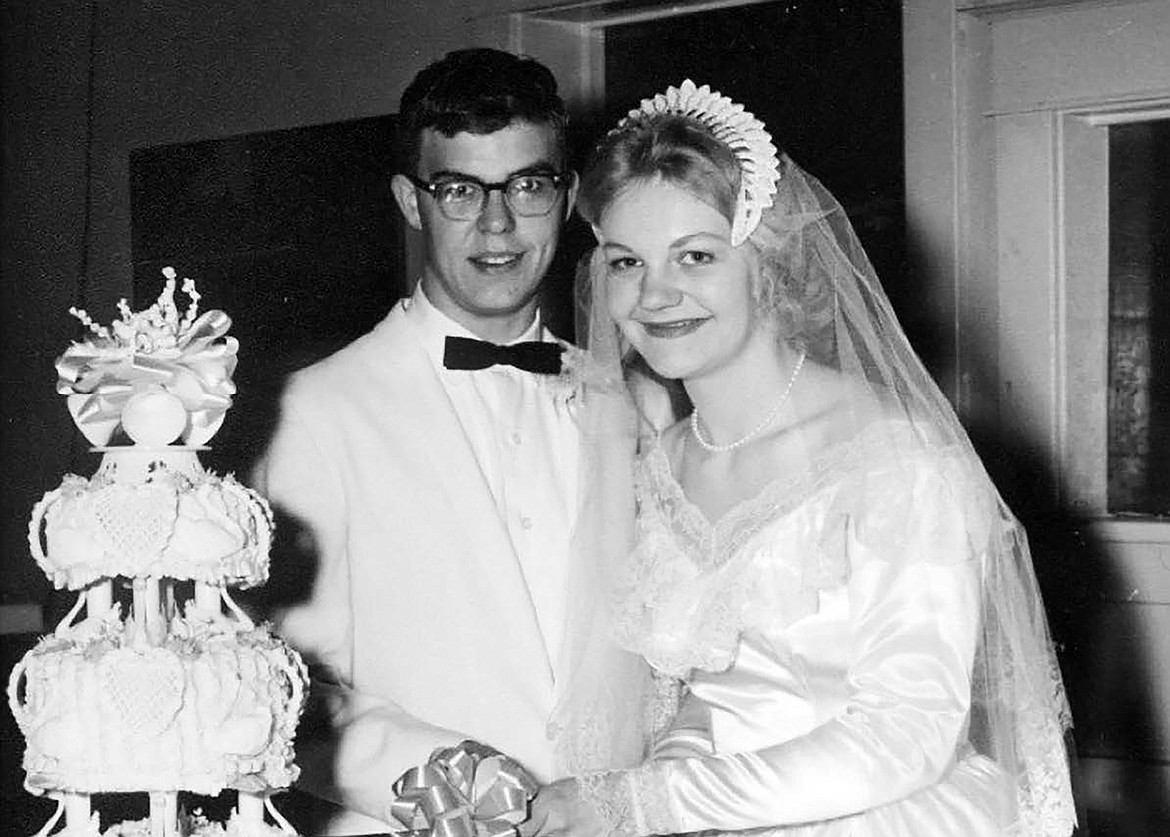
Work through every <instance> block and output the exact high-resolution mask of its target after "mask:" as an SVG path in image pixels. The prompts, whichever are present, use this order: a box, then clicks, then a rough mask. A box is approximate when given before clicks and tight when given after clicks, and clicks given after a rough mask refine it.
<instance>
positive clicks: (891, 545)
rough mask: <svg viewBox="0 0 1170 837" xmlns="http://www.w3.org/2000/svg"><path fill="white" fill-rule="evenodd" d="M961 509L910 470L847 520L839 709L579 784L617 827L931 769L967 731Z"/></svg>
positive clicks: (832, 810) (814, 815)
mask: <svg viewBox="0 0 1170 837" xmlns="http://www.w3.org/2000/svg"><path fill="white" fill-rule="evenodd" d="M870 496H871V497H872V496H873V495H872V494H871V495H870ZM874 515H879V516H880V517H881V519H880V520H875V519H874ZM889 515H897V516H899V518H900V519H897V520H892V519H890V517H889ZM968 518H969V516H968V514H966V512H965V510H964V508H963V505H962V503H960V502H956V501H955V498H954V494H953V492H952V491H951V490H950V487H949V486H947V485H945V484H942V483H939V482H938V481H937V480H934V479H919V480H917V481H916V482H915V485H914V486H913V490H911V491H909V492H907V491H906V490H905V489H904V490H903V491H900V492H896V493H895V494H893V495H887V496H886V498H884V499H883V500H881V501H879V502H878V503H877V504H876V508H873V509H870V510H869V511H868V512H866V513H863V514H862V515H861V517H860V518H855V519H853V520H851V521H850V523H849V524H848V526H847V531H846V537H845V539H844V548H845V549H846V551H847V558H848V561H849V566H850V577H849V580H848V582H847V584H846V591H847V596H848V601H849V608H850V611H849V613H850V615H849V620H850V630H849V637H850V641H851V643H852V645H853V653H852V656H851V660H850V663H849V666H848V672H847V682H846V686H847V692H848V698H847V701H846V705H845V707H844V709H843V711H841V712H839V713H838V714H837V715H836V716H835V717H833V718H831V719H830V720H828V721H826V722H825V723H823V724H821V725H820V726H818V727H816V728H814V729H813V730H811V731H810V732H808V733H807V734H805V735H803V736H800V737H797V738H794V739H791V740H787V741H784V742H782V743H778V744H775V745H772V746H768V747H764V748H762V749H758V750H754V751H750V752H738V753H729V754H717V755H691V756H687V757H684V758H675V759H663V760H658V761H650V762H647V763H645V764H644V765H642V766H641V767H638V768H635V769H633V770H627V771H614V772H610V773H606V774H595V775H593V776H589V777H584V779H583V782H584V787H585V790H584V792H585V795H586V796H587V798H591V799H594V800H598V804H597V805H596V807H597V808H598V812H599V813H600V814H601V815H602V816H603V817H604V818H606V819H607V820H608V821H609V824H610V826H611V828H612V830H613V832H614V833H616V834H622V835H635V834H667V833H678V832H691V831H700V830H705V829H719V830H740V829H747V828H756V827H764V826H779V825H787V824H794V823H803V822H812V821H820V820H826V819H832V818H836V817H841V816H846V815H849V814H854V813H857V812H860V811H864V810H867V809H870V808H874V807H877V806H879V805H883V804H886V803H889V802H893V801H895V800H899V799H902V798H904V797H906V796H908V795H910V794H912V793H914V792H915V791H916V790H919V789H921V788H924V787H927V786H929V785H931V784H933V783H934V782H936V781H937V780H938V779H939V778H940V777H941V776H942V775H943V774H944V772H945V771H946V770H947V769H948V767H949V766H950V765H951V763H952V761H953V759H954V755H955V752H956V749H957V746H958V744H959V742H960V740H961V739H962V738H963V737H964V735H965V732H966V727H967V714H968V708H969V705H970V672H971V670H972V663H973V657H974V649H975V645H976V639H977V634H978V630H979V606H980V568H979V562H978V560H977V559H978V555H977V552H976V551H975V548H974V547H973V544H972V537H971V531H970V523H971V521H970V520H969V519H968Z"/></svg>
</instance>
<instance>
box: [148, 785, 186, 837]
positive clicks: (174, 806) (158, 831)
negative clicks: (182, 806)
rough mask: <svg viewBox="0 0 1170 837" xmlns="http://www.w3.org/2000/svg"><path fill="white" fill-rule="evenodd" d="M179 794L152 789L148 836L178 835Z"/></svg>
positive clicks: (174, 836)
mask: <svg viewBox="0 0 1170 837" xmlns="http://www.w3.org/2000/svg"><path fill="white" fill-rule="evenodd" d="M178 802H179V794H178V792H177V791H152V792H151V794H150V837H179V804H178Z"/></svg>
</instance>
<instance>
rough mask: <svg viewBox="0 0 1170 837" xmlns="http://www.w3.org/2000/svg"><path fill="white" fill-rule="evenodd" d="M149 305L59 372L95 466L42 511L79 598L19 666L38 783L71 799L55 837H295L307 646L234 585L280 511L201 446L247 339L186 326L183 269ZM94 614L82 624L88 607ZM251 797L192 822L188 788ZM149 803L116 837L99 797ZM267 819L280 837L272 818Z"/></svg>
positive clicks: (211, 315)
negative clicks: (97, 456)
mask: <svg viewBox="0 0 1170 837" xmlns="http://www.w3.org/2000/svg"><path fill="white" fill-rule="evenodd" d="M163 273H164V276H165V277H166V280H167V281H166V285H165V287H164V290H163V293H162V295H161V296H160V297H159V299H158V301H157V302H156V303H155V304H154V305H153V306H151V307H150V308H149V309H148V310H146V311H142V312H138V313H134V312H132V311H131V310H130V308H129V306H127V305H126V303H125V301H123V302H122V303H120V306H119V307H120V313H121V319H120V321H118V322H115V323H113V324H112V325H111V326H110V327H109V328H106V327H104V326H99V325H97V324H96V323H94V322H93V321H92V320H91V319H90V318H89V316H88V315H87V314H86V313H85V312H84V311H76V310H73V311H71V313H72V314H74V315H75V316H77V317H78V319H80V320H81V321H82V323H84V324H85V325H86V326H87V327H88V328H89V330H90V331H91V332H92V336H91V337H90V338H89V339H87V340H86V341H85V342H82V343H75V344H73V345H72V346H70V347H69V349H68V350H67V351H66V352H65V354H64V355H62V356H61V357H60V358H59V359H58V361H57V371H58V373H59V380H58V387H57V388H58V391H59V392H60V393H62V394H63V395H65V396H66V398H67V403H68V405H69V410H70V412H71V413H72V415H73V418H74V421H75V422H76V423H77V426H78V428H79V429H80V430H81V432H82V433H83V434H85V436H86V438H88V439H89V441H90V442H92V443H93V444H94V446H95V447H94V450H95V451H99V452H101V453H102V460H101V465H100V466H99V468H98V470H97V473H96V474H95V475H94V476H93V477H92V478H90V479H85V478H84V477H79V476H74V475H69V476H67V477H65V480H64V482H63V483H62V484H61V486H60V487H59V488H57V489H55V490H53V491H50V492H49V493H48V494H46V495H45V496H44V498H43V499H42V500H41V501H40V502H39V503H38V504H37V505H36V508H35V509H34V510H33V514H32V520H31V522H30V524H29V545H30V547H31V549H32V553H33V557H34V558H35V559H36V561H37V563H38V564H39V565H40V566H41V568H42V569H43V570H44V571H45V574H46V575H48V577H49V578H50V579H51V580H52V581H53V583H54V584H55V585H56V586H57V587H58V588H68V589H69V590H77V591H80V592H79V595H78V599H77V603H76V605H75V606H74V607H73V609H72V611H71V612H70V613H69V615H68V616H67V617H66V618H65V619H64V620H63V621H62V622H61V624H60V625H58V626H57V628H56V630H55V631H54V632H53V634H52V635H50V636H46V637H44V638H43V639H42V640H41V641H40V643H39V644H38V645H37V646H36V647H35V648H33V649H32V650H31V651H30V652H29V653H28V654H27V655H25V657H24V659H23V660H21V662H20V663H19V664H18V665H17V666H16V667H15V668H14V669H13V671H12V675H11V677H10V679H9V684H8V701H9V705H10V706H11V708H12V712H13V714H14V715H15V716H16V719H17V721H18V723H19V725H20V729H21V731H22V732H23V733H24V736H25V739H26V744H27V746H26V749H25V753H24V769H25V773H26V778H25V787H26V788H27V789H28V790H29V791H30V792H32V793H34V794H48V795H49V796H51V797H53V798H55V799H57V800H58V806H57V810H56V813H55V814H54V816H53V818H52V819H51V820H50V821H49V822H48V823H46V825H45V827H44V828H43V829H42V830H41V832H40V834H41V835H44V834H48V833H49V831H51V830H52V829H53V828H54V827H55V826H56V824H57V822H58V821H59V820H60V819H61V817H62V814H64V815H65V821H66V825H65V828H64V830H63V831H61V832H59V833H60V834H61V835H65V837H100V836H101V835H102V834H103V833H104V835H105V837H116V836H117V837H131V836H133V837H139V835H141V837H172V835H174V837H179V836H180V835H184V836H185V835H199V837H215V835H231V836H232V837H267V836H268V835H275V834H293V833H295V832H294V831H293V830H292V828H291V827H290V826H289V824H288V823H287V822H286V821H285V820H284V819H283V818H282V817H281V816H280V814H279V813H278V812H277V811H276V809H275V808H274V807H273V806H272V803H271V801H270V800H269V797H270V796H271V794H272V793H273V792H274V791H278V790H280V789H283V788H287V787H288V785H289V784H290V782H292V781H293V780H294V779H295V778H296V776H297V768H296V766H295V764H294V762H293V736H294V734H295V732H296V724H297V720H298V718H299V716H300V712H301V708H302V703H303V697H304V690H305V687H306V685H307V683H308V680H307V677H306V673H305V667H304V664H303V663H302V662H301V659H300V657H299V656H298V655H297V654H296V652H295V651H293V650H292V649H290V648H289V647H288V646H287V645H285V644H284V643H283V642H281V641H280V640H279V639H277V638H275V637H274V636H272V634H271V633H270V632H269V631H268V629H267V628H266V627H265V626H263V625H255V624H253V622H252V621H251V620H250V619H249V618H248V617H247V616H246V615H245V614H244V613H243V611H241V610H240V608H239V607H237V606H236V604H235V603H234V602H233V601H232V599H231V597H230V596H229V594H228V588H229V587H251V586H256V585H260V584H263V583H264V582H265V581H266V580H267V578H268V547H269V542H270V540H271V536H272V516H271V513H270V511H269V508H268V504H267V503H266V502H265V501H264V499H263V498H262V497H260V496H259V495H258V494H256V493H255V492H253V491H252V490H251V489H248V488H246V487H244V486H243V485H241V484H240V483H239V482H237V481H236V480H235V479H234V478H233V477H231V476H226V477H218V476H216V475H214V474H211V473H209V472H207V471H205V470H204V469H203V467H202V465H201V464H200V463H199V460H198V456H197V453H196V451H198V450H201V449H205V448H203V445H204V443H206V442H207V441H208V440H209V439H210V438H211V437H212V436H213V435H214V434H215V432H216V430H218V429H219V426H220V424H221V423H222V421H223V417H224V414H225V412H226V411H227V409H228V407H229V406H230V405H231V396H232V394H233V393H234V392H235V387H234V385H233V384H232V381H231V376H232V372H233V370H234V368H235V363H236V349H237V343H236V340H235V338H232V337H228V336H226V332H227V330H228V327H229V326H230V324H231V320H230V319H229V318H228V317H227V315H226V314H224V313H223V312H222V311H209V312H207V313H205V314H203V315H202V316H198V307H199V306H198V301H199V295H198V293H196V291H195V288H194V285H193V283H191V282H190V280H184V284H183V288H182V290H183V291H184V292H185V293H186V294H187V296H188V297H189V300H190V302H189V305H188V307H187V310H186V312H185V313H184V314H183V316H182V317H181V318H180V314H179V311H178V309H177V307H176V305H175V301H174V296H175V285H176V276H175V273H174V271H173V270H171V269H170V268H168V269H167V270H165V271H163ZM83 611H84V616H83V615H82V612H83ZM225 788H230V789H234V790H236V791H238V797H237V807H236V809H235V811H234V812H233V813H232V815H231V819H230V821H229V822H228V823H227V825H226V827H225V826H222V825H220V824H218V823H212V822H209V821H208V820H207V819H206V818H204V817H202V816H200V815H198V813H196V814H194V815H188V814H187V813H186V812H185V811H180V810H179V809H178V804H177V793H178V792H179V791H190V792H193V793H196V794H201V795H207V796H213V795H216V794H219V793H220V792H221V791H222V790H223V789H225ZM124 792H140V793H147V794H149V799H150V816H149V818H148V819H145V820H140V821H137V822H125V823H121V824H118V825H115V826H112V827H110V828H108V829H107V830H106V831H104V832H103V831H102V829H101V827H100V821H99V816H98V813H97V812H96V811H94V810H93V809H92V807H91V804H90V801H91V797H92V796H93V795H94V794H100V793H124ZM265 808H267V810H268V813H269V814H270V815H271V817H272V819H273V821H275V822H276V823H277V825H276V826H272V825H268V824H267V823H266V822H265Z"/></svg>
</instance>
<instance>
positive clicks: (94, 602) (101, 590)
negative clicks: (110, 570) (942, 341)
mask: <svg viewBox="0 0 1170 837" xmlns="http://www.w3.org/2000/svg"><path fill="white" fill-rule="evenodd" d="M113 606H114V590H113V584H112V583H111V582H110V580H109V579H108V578H107V579H105V580H103V581H95V582H94V583H93V584H91V585H90V587H89V589H88V590H86V591H85V615H86V616H87V617H88V618H90V619H96V618H98V617H100V616H104V615H105V614H107V613H109V611H110V608H111V607H113Z"/></svg>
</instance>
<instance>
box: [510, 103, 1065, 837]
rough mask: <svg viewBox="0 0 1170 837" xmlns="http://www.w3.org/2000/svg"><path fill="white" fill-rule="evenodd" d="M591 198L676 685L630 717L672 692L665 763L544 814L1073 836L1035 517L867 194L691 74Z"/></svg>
mask: <svg viewBox="0 0 1170 837" xmlns="http://www.w3.org/2000/svg"><path fill="white" fill-rule="evenodd" d="M579 208H580V210H581V212H582V214H583V215H584V216H585V217H586V218H587V219H588V220H589V221H590V222H591V223H592V224H593V227H594V231H595V233H596V236H597V239H598V246H597V249H596V251H595V253H594V255H593V257H592V262H591V271H590V272H591V280H592V284H591V287H592V307H591V323H590V329H589V340H590V349H591V351H592V352H593V353H594V355H595V356H597V357H598V358H600V359H602V360H603V361H604V360H606V359H608V360H610V361H611V362H612V363H613V364H614V368H617V365H618V364H620V365H621V368H622V370H623V373H624V375H625V379H626V381H627V386H628V387H629V391H630V393H631V394H632V395H633V401H634V402H635V403H636V405H637V409H638V413H639V416H640V419H641V421H642V422H643V426H644V428H645V432H644V434H643V439H642V443H641V451H640V454H639V459H638V463H637V474H636V492H637V500H638V541H637V544H636V546H635V547H634V549H633V552H632V554H631V555H629V556H628V557H627V558H626V559H625V561H623V562H622V563H621V564H620V566H618V567H616V568H611V571H609V572H607V573H606V574H607V575H608V576H609V577H610V578H611V580H612V581H614V582H615V583H616V592H615V594H614V596H613V600H614V615H613V625H614V638H615V639H616V640H617V642H618V643H619V644H620V645H621V646H624V648H626V649H628V650H630V651H634V652H636V653H637V654H639V655H641V657H643V658H644V659H645V660H646V661H647V662H648V663H649V664H650V665H651V666H652V667H653V669H654V671H655V673H656V676H657V680H658V682H659V684H660V686H661V685H662V684H665V685H666V686H667V687H672V688H668V689H663V688H661V687H660V688H659V689H658V690H657V692H656V694H648V695H647V697H646V698H645V699H644V701H643V703H644V705H643V706H641V707H639V708H637V709H635V708H630V709H628V710H627V711H629V712H631V713H643V714H644V715H645V716H646V717H651V718H653V717H655V714H656V713H655V709H656V708H657V709H658V711H657V717H658V718H659V720H660V721H661V723H659V724H658V725H657V727H656V728H655V729H653V730H652V733H653V736H652V738H651V740H650V744H649V745H648V752H647V757H646V759H645V760H644V761H643V762H642V763H641V764H639V765H637V766H632V767H630V768H628V769H621V770H605V771H591V772H583V773H580V774H579V775H577V776H576V777H573V778H568V779H564V780H561V781H559V782H555V783H553V784H551V785H549V786H547V787H545V788H543V789H542V790H541V791H540V793H539V794H538V796H537V798H536V800H535V801H534V802H533V806H532V816H531V818H530V820H529V821H528V822H527V823H526V824H525V825H523V826H522V827H521V828H520V832H521V834H523V835H525V837H528V836H529V835H597V834H618V835H650V834H675V833H683V832H694V831H716V832H725V831H740V830H747V829H751V830H753V833H756V834H760V833H763V834H769V835H772V834H776V835H779V834H784V835H789V834H792V835H895V834H897V835H944V834H949V835H1004V834H1012V835H1021V837H1031V836H1032V835H1067V834H1069V833H1071V831H1072V829H1073V826H1074V823H1075V814H1074V810H1073V802H1072V797H1071V792H1070V784H1069V772H1068V758H1067V753H1066V750H1065V741H1064V735H1065V733H1066V732H1067V730H1068V728H1069V726H1070V718H1069V715H1068V708H1067V704H1066V702H1065V697H1064V689H1063V686H1062V683H1061V679H1060V674H1059V670H1058V669H1057V666H1056V662H1055V658H1054V656H1053V652H1052V649H1051V644H1050V640H1049V637H1048V632H1047V626H1046V622H1045V618H1044V613H1043V607H1042V603H1041V601H1040V596H1039V592H1038V590H1037V587H1036V581H1035V576H1034V573H1033V570H1032V566H1031V559H1030V556H1029V551H1028V546H1027V541H1026V538H1025V535H1024V532H1023V531H1022V529H1021V528H1020V526H1019V524H1018V522H1017V521H1016V520H1015V518H1014V517H1013V516H1012V514H1011V512H1010V511H1009V510H1008V509H1007V507H1006V506H1005V505H1004V503H1003V501H1002V499H1001V498H1000V497H999V495H998V493H997V492H996V490H995V488H994V486H993V485H992V484H991V482H990V481H989V479H988V477H987V475H986V473H985V472H984V470H983V467H982V465H981V463H980V461H979V459H978V458H977V456H976V455H975V453H974V451H973V450H972V447H971V444H970V442H969V440H968V438H967V436H966V434H965V433H964V431H963V429H962V428H961V426H960V424H959V421H958V419H957V418H956V416H955V414H954V412H953V411H952V409H951V407H950V406H949V404H948V403H947V401H946V399H945V398H944V397H943V395H942V394H941V392H940V391H939V390H938V388H937V387H936V386H935V384H934V383H933V382H932V381H931V379H930V377H929V376H928V374H927V372H926V371H925V369H924V368H923V366H922V364H921V362H920V361H919V359H918V358H917V356H916V355H915V354H914V352H913V350H912V349H911V348H910V346H909V344H908V343H907V341H906V338H905V336H904V334H903V332H902V330H901V328H900V327H899V325H898V323H897V321H896V319H895V317H894V314H893V312H892V310H891V309H890V306H889V303H888V301H887V299H886V297H885V295H884V293H883V291H882V289H881V287H880V285H879V284H878V282H877V279H876V277H875V276H874V273H873V269H872V267H871V265H870V263H869V261H868V259H867V258H866V256H865V254H864V252H863V251H862V248H861V246H860V244H859V243H858V241H857V239H856V237H855V235H854V233H853V230H852V228H851V226H850V224H849V222H848V220H847V218H846V217H845V214H844V212H843V210H842V208H841V206H840V205H839V204H838V203H837V202H836V201H835V200H834V199H833V197H832V196H831V195H830V194H829V193H828V192H827V191H826V190H825V189H824V188H823V187H822V186H821V185H820V184H819V183H818V182H817V181H816V180H815V179H814V178H812V177H811V176H809V175H808V174H806V173H805V172H803V171H802V170H801V169H800V168H799V167H798V166H797V165H796V164H795V163H793V162H792V161H791V160H790V159H788V158H787V157H786V156H784V155H778V154H777V152H776V149H775V148H774V146H773V145H772V144H771V141H770V137H769V135H768V134H767V133H766V131H765V130H764V126H763V125H762V124H761V123H760V122H758V121H757V120H755V119H754V118H753V117H752V115H751V114H750V113H745V112H744V110H743V108H742V107H741V106H738V105H734V104H733V103H731V102H730V101H729V100H727V99H726V98H725V97H722V96H720V95H719V94H718V93H713V92H711V91H710V90H709V89H708V88H707V87H702V88H696V87H695V86H694V85H693V84H691V83H690V82H686V83H684V84H683V86H682V87H681V88H671V89H669V90H668V91H667V92H666V93H665V94H662V95H659V96H657V97H656V98H654V99H651V100H647V101H645V102H643V103H642V107H641V108H640V109H638V110H635V111H632V112H631V114H630V115H629V116H628V117H627V118H626V119H624V120H623V121H622V122H621V123H620V124H619V125H618V127H617V128H616V129H615V130H613V131H611V132H610V134H609V135H608V136H607V137H606V138H605V139H604V140H603V141H602V142H601V144H600V146H599V147H598V149H597V150H596V151H595V153H594V156H593V159H592V161H591V163H590V165H589V167H588V169H587V170H586V172H585V173H584V175H583V178H582V183H581V190H580V200H579ZM676 383H677V384H681V390H677V391H676V390H672V385H674V384H676ZM679 416H681V418H679ZM603 679H604V678H599V681H600V680H603ZM592 685H593V686H600V683H594V684H592ZM583 690H584V687H583ZM664 694H666V695H668V696H669V697H670V702H669V709H668V711H666V712H665V713H664V712H663V711H662V710H661V707H662V705H663V695H664ZM579 702H580V705H581V706H582V707H584V708H585V709H586V710H587V709H588V707H590V706H594V705H596V704H594V703H591V701H590V700H589V699H588V698H587V697H585V696H584V693H583V692H582V693H581V695H580V697H579ZM580 714H581V715H582V716H587V715H588V714H589V713H588V711H583V712H582V713H580ZM606 730H611V731H612V732H610V733H609V734H610V735H613V736H615V737H616V736H619V735H629V724H628V723H613V719H612V718H611V719H607V718H597V717H594V718H591V719H590V718H586V719H584V720H582V721H581V722H580V732H579V734H580V735H582V736H594V737H604V736H605V735H606V734H607V733H606ZM611 744H612V745H613V746H614V747H617V745H618V744H619V742H611ZM593 745H595V746H596V747H597V748H601V747H602V746H603V742H598V741H594V742H593Z"/></svg>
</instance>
